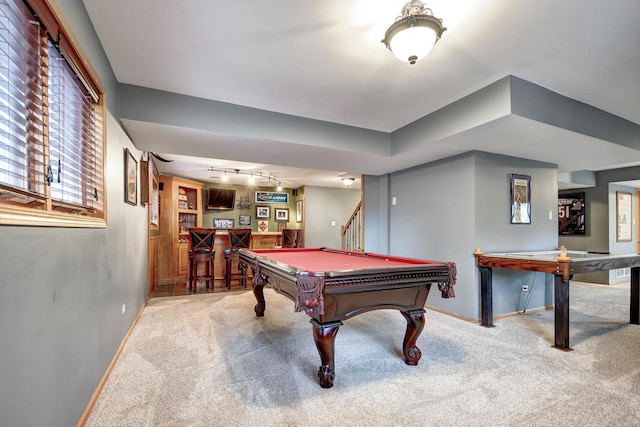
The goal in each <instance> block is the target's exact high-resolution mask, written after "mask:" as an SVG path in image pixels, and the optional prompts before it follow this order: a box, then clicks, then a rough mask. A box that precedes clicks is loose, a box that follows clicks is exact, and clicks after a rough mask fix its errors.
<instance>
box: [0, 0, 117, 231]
mask: <svg viewBox="0 0 640 427" xmlns="http://www.w3.org/2000/svg"><path fill="white" fill-rule="evenodd" d="M59 16H61V14H60V12H59V11H58V12H57V13H56V11H54V5H53V4H50V3H49V2H48V1H47V0H0V224H15V225H41V226H63V227H104V226H105V225H106V212H105V203H104V196H105V193H104V147H105V142H104V115H105V107H104V89H103V88H102V85H101V83H100V82H99V80H98V79H97V78H96V74H95V72H93V70H91V69H90V68H89V66H87V65H86V64H88V61H86V60H85V59H84V57H83V55H82V54H81V51H80V50H79V46H78V44H77V43H74V42H73V41H72V40H74V38H73V36H72V35H71V33H70V32H68V31H67V30H66V29H65V28H64V27H63V25H62V24H61V22H60V20H59V19H58V17H59ZM36 17H37V18H36Z"/></svg>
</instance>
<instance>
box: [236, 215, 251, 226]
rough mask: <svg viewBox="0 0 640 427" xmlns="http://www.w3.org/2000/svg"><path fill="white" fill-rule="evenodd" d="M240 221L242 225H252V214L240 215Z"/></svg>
mask: <svg viewBox="0 0 640 427" xmlns="http://www.w3.org/2000/svg"><path fill="white" fill-rule="evenodd" d="M238 223H239V224H240V225H251V215H240V216H239V217H238Z"/></svg>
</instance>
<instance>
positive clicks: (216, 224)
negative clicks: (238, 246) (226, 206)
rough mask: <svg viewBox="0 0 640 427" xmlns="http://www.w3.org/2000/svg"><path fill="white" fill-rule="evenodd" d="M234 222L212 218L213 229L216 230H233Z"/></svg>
mask: <svg viewBox="0 0 640 427" xmlns="http://www.w3.org/2000/svg"><path fill="white" fill-rule="evenodd" d="M233 224H234V221H233V220H232V219H228V218H214V219H213V228H215V229H218V230H228V229H230V228H233Z"/></svg>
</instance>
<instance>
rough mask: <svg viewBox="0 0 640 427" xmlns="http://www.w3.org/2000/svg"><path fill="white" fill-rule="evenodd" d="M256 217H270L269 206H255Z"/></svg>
mask: <svg viewBox="0 0 640 427" xmlns="http://www.w3.org/2000/svg"><path fill="white" fill-rule="evenodd" d="M256 218H271V206H256Z"/></svg>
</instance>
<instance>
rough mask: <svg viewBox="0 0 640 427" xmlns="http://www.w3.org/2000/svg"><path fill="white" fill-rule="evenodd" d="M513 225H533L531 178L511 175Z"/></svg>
mask: <svg viewBox="0 0 640 427" xmlns="http://www.w3.org/2000/svg"><path fill="white" fill-rule="evenodd" d="M510 178H511V224H531V177H530V176H528V175H516V174H511V176H510Z"/></svg>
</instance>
